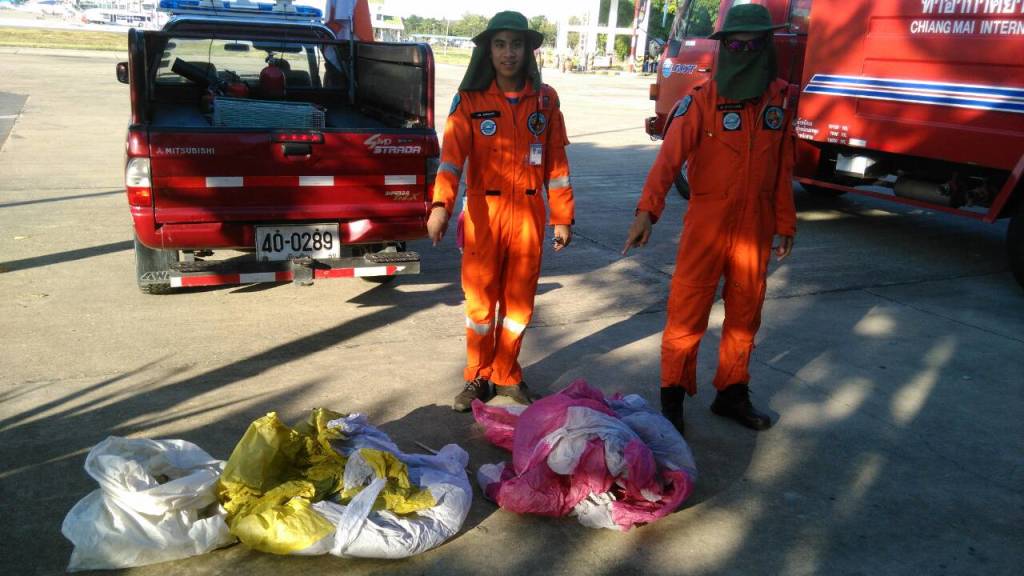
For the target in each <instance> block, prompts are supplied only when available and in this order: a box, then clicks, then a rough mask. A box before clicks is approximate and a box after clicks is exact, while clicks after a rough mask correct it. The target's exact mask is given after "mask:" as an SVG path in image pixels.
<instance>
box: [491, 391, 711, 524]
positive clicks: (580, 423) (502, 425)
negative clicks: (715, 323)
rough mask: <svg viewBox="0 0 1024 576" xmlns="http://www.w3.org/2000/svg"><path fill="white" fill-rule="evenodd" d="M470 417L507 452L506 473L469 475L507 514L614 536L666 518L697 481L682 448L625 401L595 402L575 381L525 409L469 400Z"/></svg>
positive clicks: (675, 436)
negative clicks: (553, 519)
mask: <svg viewBox="0 0 1024 576" xmlns="http://www.w3.org/2000/svg"><path fill="white" fill-rule="evenodd" d="M473 416H474V417H475V418H476V421H477V423H478V424H480V425H481V426H482V427H483V429H484V435H485V436H486V437H487V439H488V440H490V441H491V442H492V443H493V444H495V445H497V446H500V447H502V448H504V449H506V450H509V451H511V452H512V462H511V464H510V463H499V464H487V465H484V466H482V467H481V468H480V470H479V471H478V473H477V480H478V481H479V483H480V486H481V488H482V489H483V491H484V494H485V495H486V496H487V497H488V498H490V499H492V500H494V501H495V502H497V503H498V505H499V506H501V507H502V508H504V509H506V510H509V511H512V512H517V513H528V514H539V515H543V516H566V515H572V516H576V517H577V518H578V519H579V521H580V522H581V523H582V524H583V525H585V526H588V527H591V528H609V529H613V530H623V531H624V530H629V529H630V528H631V527H633V526H636V525H638V524H645V523H648V522H653V521H654V520H657V519H658V518H661V517H663V516H665V515H667V514H669V513H671V512H672V511H673V510H675V509H676V508H678V507H679V506H680V505H681V504H682V503H683V501H684V500H686V498H687V497H688V496H689V495H690V493H691V492H692V490H693V484H694V482H695V481H696V479H697V468H696V465H695V464H694V461H693V455H692V453H691V452H690V448H689V446H687V444H686V441H685V440H683V437H682V436H681V435H680V434H679V432H677V431H676V429H675V428H674V427H673V426H672V424H671V423H670V422H669V421H668V420H666V419H665V418H664V417H663V416H662V415H661V414H659V413H657V412H656V411H655V410H653V409H651V408H650V407H649V406H648V405H647V403H646V402H645V401H644V400H643V398H641V397H639V396H637V395H635V394H631V395H628V396H620V395H616V396H613V397H610V398H605V396H604V394H602V393H601V391H600V390H597V389H595V388H593V387H591V386H589V385H588V384H587V383H586V382H585V381H583V380H577V381H576V382H574V383H572V384H571V385H570V386H568V387H567V388H565V389H564V390H562V391H561V392H559V393H557V394H554V395H552V396H548V397H546V398H542V399H541V400H538V401H537V402H534V403H533V404H532V405H530V406H528V407H526V408H525V409H523V408H522V407H499V406H487V405H486V404H483V403H482V402H479V401H474V402H473Z"/></svg>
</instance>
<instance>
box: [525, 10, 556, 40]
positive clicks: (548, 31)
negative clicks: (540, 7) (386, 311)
mask: <svg viewBox="0 0 1024 576" xmlns="http://www.w3.org/2000/svg"><path fill="white" fill-rule="evenodd" d="M530 28H532V29H533V30H536V31H538V32H540V33H541V34H543V35H544V45H545V46H554V45H555V37H556V36H557V34H558V27H557V26H555V23H554V22H550V21H549V20H548V19H547V18H546V17H545V16H543V15H541V16H534V17H533V18H530Z"/></svg>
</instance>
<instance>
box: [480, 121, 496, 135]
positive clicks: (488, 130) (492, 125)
mask: <svg viewBox="0 0 1024 576" xmlns="http://www.w3.org/2000/svg"><path fill="white" fill-rule="evenodd" d="M497 131H498V123H497V122H495V121H494V120H490V119H488V120H484V121H483V122H481V123H480V133H481V134H483V135H484V136H494V134H495V133H496V132H497Z"/></svg>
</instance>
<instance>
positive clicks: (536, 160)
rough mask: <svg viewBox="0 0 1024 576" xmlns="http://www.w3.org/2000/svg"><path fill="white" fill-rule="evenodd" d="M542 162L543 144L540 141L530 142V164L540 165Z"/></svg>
mask: <svg viewBox="0 0 1024 576" xmlns="http://www.w3.org/2000/svg"><path fill="white" fill-rule="evenodd" d="M543 163H544V145H543V144H541V143H540V142H534V143H533V144H530V166H540V165H541V164H543Z"/></svg>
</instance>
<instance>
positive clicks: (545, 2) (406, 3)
mask: <svg viewBox="0 0 1024 576" xmlns="http://www.w3.org/2000/svg"><path fill="white" fill-rule="evenodd" d="M592 2H593V0H444V1H441V2H431V1H429V0H385V1H384V5H385V6H386V7H387V8H388V11H389V12H391V13H393V14H391V15H393V16H399V17H402V18H405V17H407V16H411V15H413V14H415V15H416V16H423V17H426V18H451V19H457V18H460V17H461V16H462V15H463V14H465V13H467V12H469V13H472V14H482V15H484V16H488V17H490V16H492V15H494V14H495V13H497V12H501V11H502V10H516V11H517V12H522V13H523V14H525V15H526V17H528V18H530V17H533V16H538V15H541V14H543V15H544V16H547V17H548V19H549V20H557V19H558V17H559V15H560V14H562V13H563V12H566V11H571V12H572V13H577V12H579V13H582V12H585V11H586V8H587V6H589V5H590V4H592ZM295 3H296V4H306V5H309V6H316V7H318V8H320V9H323V7H324V4H325V3H326V2H325V0H296V2H295Z"/></svg>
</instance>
